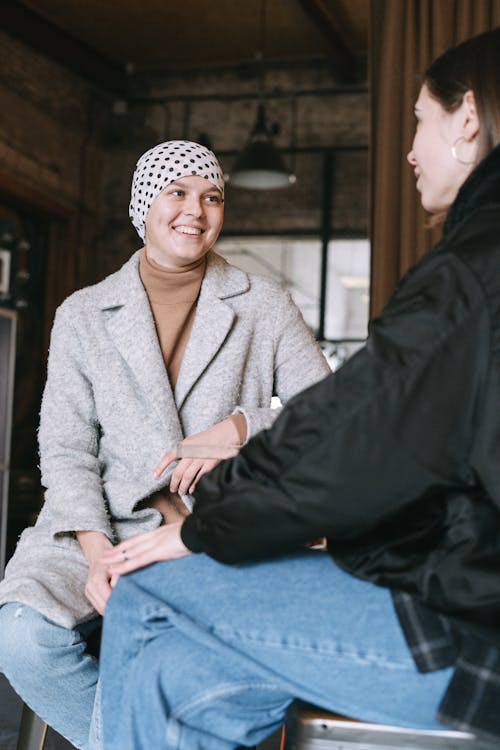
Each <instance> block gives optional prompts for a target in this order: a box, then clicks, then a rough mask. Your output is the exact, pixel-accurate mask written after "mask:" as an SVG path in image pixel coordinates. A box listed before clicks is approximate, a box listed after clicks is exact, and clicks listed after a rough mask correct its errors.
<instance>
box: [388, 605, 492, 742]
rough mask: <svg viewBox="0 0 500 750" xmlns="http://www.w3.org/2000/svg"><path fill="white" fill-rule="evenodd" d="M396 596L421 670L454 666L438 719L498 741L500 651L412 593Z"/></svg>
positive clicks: (454, 726) (410, 646)
mask: <svg viewBox="0 0 500 750" xmlns="http://www.w3.org/2000/svg"><path fill="white" fill-rule="evenodd" d="M392 598H393V602H394V606H395V608H396V612H397V615H398V618H399V622H400V624H401V627H402V629H403V633H404V635H405V638H406V641H407V643H408V647H409V649H410V651H411V654H412V656H413V658H414V660H415V664H416V666H417V669H418V670H419V671H420V672H432V671H434V670H436V669H443V668H444V667H449V666H454V673H453V677H452V679H451V681H450V684H449V685H448V689H447V690H446V693H445V694H444V696H443V699H442V701H441V704H440V706H439V711H438V714H437V718H438V719H439V721H442V722H443V723H444V724H447V725H449V726H451V727H453V728H454V729H459V730H461V731H464V732H465V731H467V732H473V733H474V734H476V735H478V737H481V738H482V739H485V740H489V741H493V742H496V743H498V740H499V737H500V650H499V649H497V648H495V647H494V646H491V645H490V644H489V643H487V642H486V641H483V640H482V639H481V638H479V637H476V636H474V635H470V634H467V636H466V637H463V636H462V635H461V633H460V631H459V630H458V629H457V628H455V627H453V625H452V623H451V622H450V620H448V619H447V618H446V617H444V616H443V615H440V614H438V613H437V612H434V611H433V610H430V609H428V608H427V607H426V606H425V605H424V604H422V603H421V602H420V601H419V600H417V599H416V598H415V597H413V596H411V595H410V594H406V593H404V592H401V591H394V592H393V593H392Z"/></svg>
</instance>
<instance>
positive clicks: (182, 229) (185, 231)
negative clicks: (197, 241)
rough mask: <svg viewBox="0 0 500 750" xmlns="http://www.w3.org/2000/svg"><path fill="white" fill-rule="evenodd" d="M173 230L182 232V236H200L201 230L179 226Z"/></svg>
mask: <svg viewBox="0 0 500 750" xmlns="http://www.w3.org/2000/svg"><path fill="white" fill-rule="evenodd" d="M175 228H176V230H177V231H178V232H182V233H183V234H201V229H197V228H196V227H185V226H179V227H175Z"/></svg>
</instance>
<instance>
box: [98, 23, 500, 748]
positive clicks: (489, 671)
mask: <svg viewBox="0 0 500 750" xmlns="http://www.w3.org/2000/svg"><path fill="white" fill-rule="evenodd" d="M415 114H416V118H417V128H416V134H415V138H414V142H413V147H412V150H411V152H410V154H409V155H408V160H409V162H410V164H411V166H412V167H413V169H414V171H415V176H416V180H417V189H418V190H419V192H420V194H421V200H422V204H423V206H424V207H425V208H426V209H427V210H428V211H429V212H431V213H434V214H443V215H444V214H445V215H446V220H445V223H444V230H443V237H442V240H441V241H440V242H439V244H438V245H437V246H436V247H434V248H433V249H432V250H431V251H430V252H429V253H428V254H427V255H426V256H425V257H424V259H423V260H422V261H420V262H419V263H418V264H417V265H416V266H414V267H413V268H412V269H411V271H410V272H408V273H407V274H406V276H405V277H404V279H403V280H402V281H401V282H400V283H399V285H398V287H397V289H396V291H395V293H394V295H393V296H392V298H391V299H390V301H389V303H388V304H387V306H386V307H385V309H384V311H383V313H382V314H381V316H380V317H379V318H378V319H376V320H374V321H373V322H372V323H371V325H370V331H369V337H368V341H367V344H366V347H365V348H364V349H363V350H362V351H360V352H359V353H358V354H357V355H356V356H355V357H353V358H352V359H351V360H350V361H349V362H347V363H346V365H345V366H344V367H343V368H341V369H340V370H339V371H338V372H336V373H335V374H332V375H331V376H329V377H327V378H326V379H325V380H324V381H322V382H321V383H319V384H318V385H316V386H313V387H312V388H310V389H308V390H307V391H305V392H304V393H302V394H300V395H299V396H297V397H296V398H295V399H294V400H293V401H292V402H290V403H289V405H287V407H286V408H285V409H284V411H283V413H282V415H281V416H280V418H279V419H278V420H277V422H276V423H275V425H274V426H273V428H272V429H270V430H268V431H265V432H262V433H260V434H259V435H257V436H256V437H255V438H254V439H253V440H251V441H250V442H249V443H248V444H247V445H246V446H245V447H244V448H243V450H242V451H241V452H240V455H239V456H238V457H237V458H235V459H234V460H231V461H228V462H225V463H223V464H221V465H220V466H219V467H218V468H217V469H216V470H215V471H213V472H212V473H211V474H210V475H209V476H207V477H206V478H204V479H203V480H202V481H201V483H200V484H199V486H198V488H197V490H196V493H195V495H196V505H195V508H194V512H193V514H192V515H191V516H190V517H188V518H187V519H186V520H185V521H184V522H183V523H182V525H181V524H179V525H177V526H175V527H174V526H166V527H161V528H160V529H158V530H156V531H153V532H150V533H149V534H147V535H143V536H141V537H136V538H134V539H131V540H128V541H126V542H123V543H122V544H120V545H118V546H117V547H115V549H114V550H113V551H111V552H109V553H107V555H106V558H105V559H106V562H107V564H109V565H110V568H111V570H112V571H113V572H114V573H118V574H124V573H128V572H130V571H132V570H135V569H137V568H142V567H143V566H149V567H144V568H143V569H142V570H138V571H137V572H136V573H134V575H132V576H127V577H126V578H124V579H122V580H120V582H119V584H118V587H117V589H116V591H115V592H114V593H113V595H112V597H111V599H110V604H109V609H108V610H107V612H106V618H105V620H106V624H105V638H104V652H103V662H102V663H103V689H104V703H103V717H104V732H105V746H106V748H107V750H110V749H111V748H120V750H127V749H128V748H130V749H131V748H134V749H136V748H144V750H146V748H148V749H149V748H152V747H160V746H161V747H168V748H170V747H172V748H173V747H175V748H190V749H191V748H194V747H197V748H203V750H209V749H211V748H214V749H215V748H217V750H220V748H232V747H235V746H236V745H241V744H255V743H256V742H258V741H260V739H262V738H263V737H264V736H266V735H267V734H269V733H270V732H271V731H272V730H273V729H274V728H276V727H277V726H279V724H280V722H281V721H282V719H283V716H284V712H285V710H286V707H287V706H288V705H289V703H290V702H291V701H292V700H293V699H294V698H300V699H303V700H306V701H308V702H313V703H316V704H319V705H321V706H323V707H325V708H329V709H332V710H337V711H340V712H342V713H345V714H348V715H350V716H354V717H358V718H361V719H365V720H371V721H382V722H391V723H394V724H400V725H403V726H405V725H406V726H420V727H436V726H443V725H448V726H452V727H456V728H461V729H464V728H468V729H472V730H473V731H475V732H476V733H477V734H478V735H481V736H484V737H489V738H497V740H498V739H499V738H500V709H499V707H500V628H499V626H498V623H500V460H499V455H500V409H499V403H500V145H499V144H500V29H496V30H495V31H492V32H487V33H485V34H483V35H481V36H479V37H475V38H473V39H470V40H468V41H466V42H464V43H462V44H460V45H458V46H457V47H455V48H452V49H450V50H448V51H447V52H446V53H444V54H443V55H442V56H441V57H439V58H438V59H437V60H436V61H435V62H434V63H433V64H432V65H431V66H430V68H429V69H428V71H427V73H426V75H425V78H424V84H423V86H422V89H421V92H420V95H419V97H418V100H417V103H416V107H415ZM318 537H326V538H327V539H328V552H329V555H327V554H325V553H322V552H317V551H313V550H308V551H307V550H306V551H304V546H305V545H306V544H307V542H308V541H310V540H313V539H316V538H318ZM189 552H197V553H200V552H203V553H206V554H205V555H199V554H198V555H191V556H187V555H188V554H189ZM207 555H208V557H207ZM178 557H183V558H184V559H183V560H181V561H178V562H175V563H172V562H167V563H165V562H163V563H160V564H157V565H149V564H150V563H152V562H155V561H157V560H172V559H174V558H178ZM211 558H213V559H211ZM332 558H333V561H332ZM250 561H253V562H250ZM220 563H231V564H232V565H230V566H227V565H221V564H220ZM117 634H118V635H117Z"/></svg>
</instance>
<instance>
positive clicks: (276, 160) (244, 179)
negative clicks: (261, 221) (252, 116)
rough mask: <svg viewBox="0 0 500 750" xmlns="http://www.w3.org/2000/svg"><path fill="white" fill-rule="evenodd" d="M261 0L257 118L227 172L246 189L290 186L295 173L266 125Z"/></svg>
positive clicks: (230, 179)
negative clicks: (290, 169) (241, 149)
mask: <svg viewBox="0 0 500 750" xmlns="http://www.w3.org/2000/svg"><path fill="white" fill-rule="evenodd" d="M265 16H266V10H265V0H262V3H261V34H260V47H261V49H260V52H257V55H256V58H257V60H258V62H259V68H258V86H259V105H258V108H257V118H256V120H255V125H254V126H253V130H252V132H251V134H250V138H249V140H248V143H247V145H246V146H245V148H244V149H243V151H242V152H241V153H240V155H239V156H238V157H237V159H236V161H235V164H234V166H233V169H232V171H231V173H230V175H229V182H230V183H231V185H234V186H235V187H239V188H247V189H249V190H276V189H277V188H285V187H290V185H292V184H293V183H294V182H295V175H293V174H291V173H290V171H289V170H288V169H287V168H286V167H285V164H284V162H283V159H282V158H281V154H280V153H279V151H278V150H277V149H276V147H275V146H274V144H273V139H272V136H271V134H270V133H269V131H268V129H267V125H266V113H265V107H264V97H263V86H262V59H263V48H264V39H265Z"/></svg>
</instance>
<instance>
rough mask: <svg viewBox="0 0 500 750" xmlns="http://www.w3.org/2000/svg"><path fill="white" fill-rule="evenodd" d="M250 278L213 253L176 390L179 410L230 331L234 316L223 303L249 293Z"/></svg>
mask: <svg viewBox="0 0 500 750" xmlns="http://www.w3.org/2000/svg"><path fill="white" fill-rule="evenodd" d="M249 286H250V284H249V280H248V276H247V274H246V273H244V272H243V271H240V270H239V269H237V268H235V267H234V266H231V265H229V264H228V263H227V262H226V261H225V260H224V259H223V258H221V257H220V256H218V255H216V254H215V253H210V254H209V256H208V263H207V270H206V272H205V277H204V279H203V283H202V285H201V290H200V296H199V299H198V304H197V307H196V315H195V319H194V323H193V328H192V330H191V334H190V336H189V341H188V343H187V346H186V350H185V352H184V356H183V359H182V365H181V368H180V371H179V375H178V378H177V383H176V386H175V402H176V404H177V408H178V409H180V408H181V407H182V405H183V403H184V401H185V400H186V398H187V396H188V394H189V393H190V391H191V390H192V388H193V387H194V385H195V384H196V382H197V381H198V380H199V378H200V377H201V375H203V373H204V372H205V370H206V369H207V367H208V366H209V364H210V362H211V361H212V360H213V359H214V357H215V356H216V355H217V353H218V352H219V350H220V349H221V347H222V346H223V345H224V342H225V340H226V338H227V336H228V334H229V332H230V331H231V328H232V326H233V321H234V318H235V313H234V311H233V309H232V307H231V306H230V305H228V304H227V303H226V302H224V299H226V298H228V297H233V296H235V295H238V294H241V293H243V292H245V291H247V290H248V288H249Z"/></svg>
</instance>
